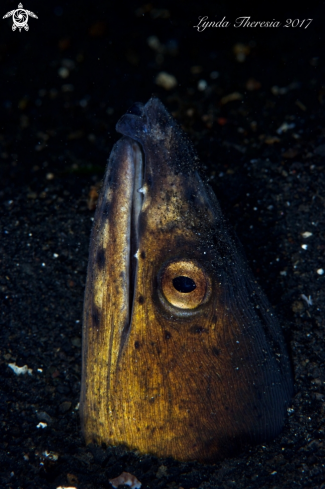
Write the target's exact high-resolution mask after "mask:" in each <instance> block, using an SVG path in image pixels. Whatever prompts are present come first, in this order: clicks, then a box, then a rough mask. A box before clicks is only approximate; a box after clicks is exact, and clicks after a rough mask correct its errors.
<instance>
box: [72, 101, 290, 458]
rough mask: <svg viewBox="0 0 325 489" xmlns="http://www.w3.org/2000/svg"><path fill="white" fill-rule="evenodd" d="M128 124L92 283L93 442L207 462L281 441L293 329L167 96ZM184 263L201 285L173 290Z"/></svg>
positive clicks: (88, 322) (108, 189) (88, 410)
mask: <svg viewBox="0 0 325 489" xmlns="http://www.w3.org/2000/svg"><path fill="white" fill-rule="evenodd" d="M117 130H118V131H119V132H121V133H122V134H123V135H124V136H126V137H124V138H122V139H121V140H120V141H119V142H118V143H117V147H115V149H114V150H113V152H112V155H111V158H110V163H109V166H108V170H107V174H106V177H105V181H104V186H103V190H102V194H101V198H100V200H99V204H98V207H97V211H96V216H95V222H94V229H93V233H92V238H91V245H90V259H89V267H88V278H87V285H86V294H85V306H84V326H83V328H84V329H83V373H82V393H81V405H80V410H81V420H82V427H83V432H84V435H85V439H86V442H87V443H89V442H92V441H95V442H97V443H101V442H105V443H107V444H112V445H116V444H124V445H126V446H128V447H129V448H131V449H137V450H139V451H140V452H143V453H152V454H155V455H158V456H163V457H167V456H172V457H174V458H176V459H178V460H198V461H201V462H208V461H213V460H216V459H218V458H222V457H224V456H226V455H229V454H231V453H233V452H234V451H235V450H236V449H237V448H238V447H240V446H242V445H243V444H244V443H246V442H260V441H264V440H267V439H271V438H272V437H274V436H276V435H277V434H278V433H279V431H280V430H281V428H282V425H283V421H284V417H285V412H286V408H287V405H288V403H289V401H290V398H291V394H292V377H291V370H290V365H289V360H288V356H287V352H286V348H285V344H284V340H283V338H282V334H281V329H280V326H279V324H278V322H277V320H276V319H275V317H274V315H273V312H272V310H271V308H270V305H269V303H268V302H267V300H266V298H265V296H264V295H263V293H262V292H261V290H260V288H259V286H258V285H257V283H256V282H255V280H254V278H253V277H252V275H251V272H250V271H249V270H248V268H247V265H246V262H245V260H244V259H243V258H242V256H241V254H240V253H239V252H238V251H237V249H236V247H235V244H234V240H233V239H232V237H231V236H230V234H229V231H228V228H227V226H226V225H225V223H224V220H223V217H222V214H221V211H220V209H219V206H218V203H217V201H216V198H215V196H214V194H213V192H212V191H211V189H210V188H209V187H208V186H206V185H204V184H203V183H202V180H201V179H200V177H199V175H198V173H197V169H196V163H197V158H196V156H195V154H194V152H193V149H192V147H191V145H190V143H189V142H188V141H187V139H186V137H185V135H184V134H183V133H182V132H181V130H180V129H179V127H178V126H177V124H176V122H175V121H174V120H173V118H172V117H171V116H170V115H169V114H168V113H167V111H166V110H165V108H164V107H163V105H162V104H161V103H160V101H159V100H158V99H151V100H149V102H148V103H147V104H146V105H145V106H141V105H137V106H135V107H134V108H133V109H132V110H131V113H129V114H126V115H125V116H123V117H122V119H121V120H120V121H119V123H118V124H117ZM135 141H136V142H137V143H139V144H140V145H141V147H142V150H143V152H144V156H145V172H144V183H143V185H142V186H143V188H145V192H146V193H145V196H144V201H143V204H142V209H141V212H140V215H139V224H138V234H139V243H138V248H139V251H138V253H137V256H138V267H137V272H136V277H135V288H134V295H133V297H134V299H133V308H132V309H131V304H129V295H128V294H129V292H128V290H127V288H128V287H131V286H132V283H131V282H132V281H129V280H128V276H129V272H128V271H127V268H126V266H127V263H129V262H130V258H127V257H126V256H125V249H126V245H127V241H128V239H129V238H128V237H127V236H126V232H125V230H126V229H127V227H128V225H129V224H130V223H129V224H128V221H127V219H128V218H129V217H128V216H130V209H131V207H132V203H130V200H132V197H131V196H130V193H132V191H131V186H129V187H128V186H127V179H126V172H128V174H129V176H130V178H132V169H131V170H130V168H131V167H132V165H131V164H128V163H126V162H127V161H128V158H129V159H131V160H132V157H133V156H132V155H133V154H134V152H137V151H139V149H138V148H139V147H138V145H137V143H135ZM108 174H110V175H111V177H110V178H111V180H110V181H109V177H108ZM128 199H129V200H128ZM108 201H109V202H110V203H109V204H107V202H108ZM105 206H106V207H105ZM122 208H123V209H126V210H121V209H122ZM105 209H106V211H105ZM121 223H122V224H121ZM123 223H124V224H123ZM123 226H124V227H123ZM123 253H124V254H123ZM178 268H179V273H180V275H181V276H182V275H186V276H190V278H191V279H192V280H194V282H197V284H198V287H197V289H196V291H194V292H195V294H196V296H194V295H193V296H191V294H192V292H191V293H189V294H185V293H184V294H183V293H182V292H179V291H177V290H175V291H174V292H175V293H174V292H173V290H174V289H173V282H172V281H171V280H172V278H173V277H174V276H175V275H177V270H178ZM191 274H192V275H191ZM182 294H183V295H184V297H185V299H184V300H183V298H182ZM186 297H188V306H187V302H186V301H187V298H186ZM191 297H192V299H191ZM182 301H183V302H182ZM196 301H197V303H196Z"/></svg>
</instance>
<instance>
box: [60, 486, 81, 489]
mask: <svg viewBox="0 0 325 489" xmlns="http://www.w3.org/2000/svg"><path fill="white" fill-rule="evenodd" d="M56 489H77V488H76V486H58V487H57V488H56Z"/></svg>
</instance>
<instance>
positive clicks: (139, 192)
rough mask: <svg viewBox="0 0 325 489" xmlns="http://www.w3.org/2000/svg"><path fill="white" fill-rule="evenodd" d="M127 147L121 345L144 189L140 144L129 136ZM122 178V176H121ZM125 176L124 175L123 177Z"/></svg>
mask: <svg viewBox="0 0 325 489" xmlns="http://www.w3.org/2000/svg"><path fill="white" fill-rule="evenodd" d="M125 144H126V147H127V148H126V149H127V155H128V156H127V159H128V166H129V168H130V170H131V171H129V172H127V175H128V176H127V178H128V181H127V182H126V184H127V186H128V187H129V195H130V196H131V198H130V203H129V206H128V212H129V216H128V220H127V228H126V229H125V233H126V242H127V253H126V255H127V257H126V263H125V266H126V267H127V270H126V274H125V276H126V280H127V281H128V284H127V290H128V297H127V298H126V300H127V304H128V320H127V321H126V324H125V326H124V328H123V333H122V338H121V347H123V345H124V344H125V342H126V341H127V337H128V332H129V330H130V327H131V322H132V312H133V307H134V296H135V288H136V276H137V268H138V250H139V241H140V237H139V216H140V212H141V209H142V204H143V199H144V190H143V181H144V166H145V165H144V156H143V153H142V149H141V147H140V145H139V144H138V143H137V142H136V141H134V140H131V139H129V138H127V139H126V141H125ZM122 178H123V177H122ZM124 178H125V177H124Z"/></svg>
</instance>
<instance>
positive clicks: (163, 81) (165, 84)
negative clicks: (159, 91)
mask: <svg viewBox="0 0 325 489" xmlns="http://www.w3.org/2000/svg"><path fill="white" fill-rule="evenodd" d="M156 85H158V86H159V87H162V88H164V89H165V90H171V89H172V88H175V87H176V86H177V80H176V78H175V76H174V75H170V74H169V73H166V71H161V72H160V73H158V75H157V77H156Z"/></svg>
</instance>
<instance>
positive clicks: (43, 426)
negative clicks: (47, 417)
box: [36, 421, 47, 429]
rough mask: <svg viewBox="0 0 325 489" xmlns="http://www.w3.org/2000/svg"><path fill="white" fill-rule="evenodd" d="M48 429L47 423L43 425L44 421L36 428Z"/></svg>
mask: <svg viewBox="0 0 325 489" xmlns="http://www.w3.org/2000/svg"><path fill="white" fill-rule="evenodd" d="M46 427H47V423H43V422H42V421H41V422H40V423H38V425H37V426H36V428H42V429H44V428H46Z"/></svg>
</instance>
